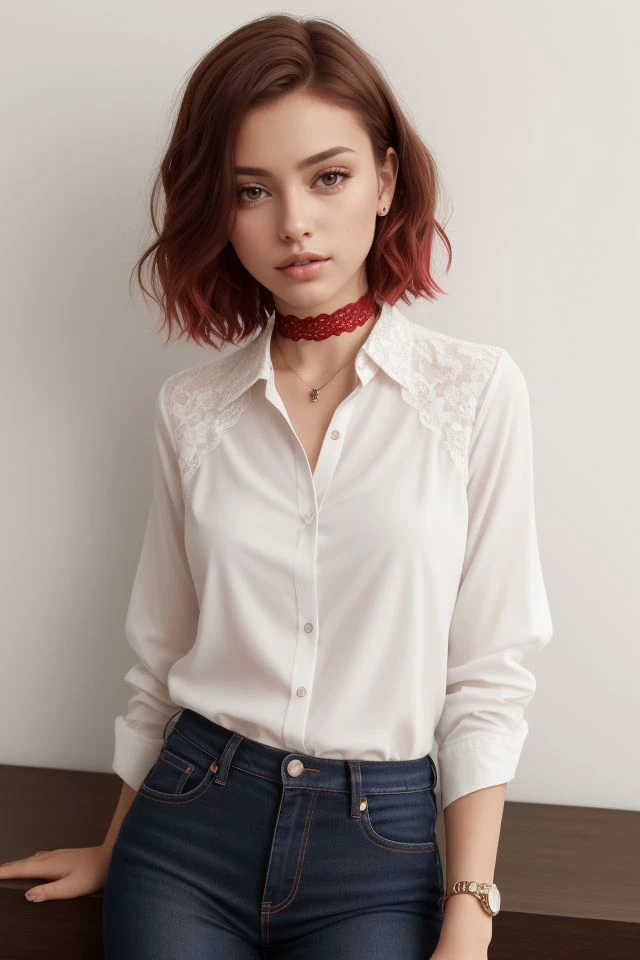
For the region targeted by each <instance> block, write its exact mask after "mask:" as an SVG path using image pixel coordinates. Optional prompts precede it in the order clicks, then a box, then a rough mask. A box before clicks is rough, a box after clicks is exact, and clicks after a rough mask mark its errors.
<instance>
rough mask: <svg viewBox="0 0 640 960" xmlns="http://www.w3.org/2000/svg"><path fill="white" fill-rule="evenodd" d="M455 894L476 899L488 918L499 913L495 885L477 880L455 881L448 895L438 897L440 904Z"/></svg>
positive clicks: (497, 891) (498, 901)
mask: <svg viewBox="0 0 640 960" xmlns="http://www.w3.org/2000/svg"><path fill="white" fill-rule="evenodd" d="M456 893H470V894H472V896H474V897H476V898H477V899H478V900H479V901H480V904H481V906H482V909H483V910H484V911H485V913H488V914H489V916H490V917H495V916H497V915H498V914H499V913H500V891H499V890H498V888H497V886H496V885H495V883H480V882H479V881H477V880H456V882H455V883H454V885H453V886H452V887H451V890H450V891H449V893H447V894H446V896H444V897H440V903H441V904H443V903H444V901H445V900H448V899H449V897H452V896H454V894H456Z"/></svg>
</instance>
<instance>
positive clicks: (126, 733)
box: [111, 717, 164, 790]
mask: <svg viewBox="0 0 640 960" xmlns="http://www.w3.org/2000/svg"><path fill="white" fill-rule="evenodd" d="M114 729H115V750H114V756H113V763H112V764H111V769H112V770H114V771H115V773H117V774H118V776H119V777H120V778H121V779H122V780H124V782H125V783H128V784H129V786H130V787H133V789H134V790H138V789H139V787H140V784H141V783H142V781H143V780H144V778H145V777H146V775H147V773H148V772H149V771H150V770H151V767H152V766H153V765H154V763H155V762H156V760H157V759H158V757H159V756H160V751H161V750H162V746H163V744H164V740H163V739H150V738H149V737H143V736H142V735H141V734H139V733H137V732H136V731H135V730H134V729H133V728H132V727H130V726H129V724H128V723H127V722H126V720H125V719H124V717H116V719H115V725H114Z"/></svg>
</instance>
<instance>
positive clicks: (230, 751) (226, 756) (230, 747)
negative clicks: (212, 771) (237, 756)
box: [215, 733, 244, 783]
mask: <svg viewBox="0 0 640 960" xmlns="http://www.w3.org/2000/svg"><path fill="white" fill-rule="evenodd" d="M243 740H244V737H243V736H242V734H240V733H232V734H231V736H230V737H229V739H228V740H227V742H226V744H225V748H224V750H223V751H222V755H221V757H220V764H219V766H218V776H217V777H216V780H215V782H216V783H226V780H227V774H228V773H229V767H230V766H231V761H232V760H233V755H234V753H235V752H236V750H237V749H238V747H239V746H240V744H241V742H242V741H243Z"/></svg>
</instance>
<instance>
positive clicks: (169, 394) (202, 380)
mask: <svg viewBox="0 0 640 960" xmlns="http://www.w3.org/2000/svg"><path fill="white" fill-rule="evenodd" d="M242 353H243V351H242V350H237V351H235V352H233V353H232V354H231V355H230V356H225V357H222V358H217V359H215V360H212V361H209V362H208V363H204V364H199V365H197V366H193V367H188V368H187V369H185V370H180V371H178V373H174V374H172V375H171V376H170V377H169V378H168V379H167V381H166V388H165V389H166V392H165V396H166V405H167V414H168V416H169V420H170V423H171V426H172V429H173V435H174V438H175V445H176V453H177V456H178V464H179V467H180V474H181V476H182V484H183V487H186V485H187V484H188V482H189V480H190V479H191V477H192V476H193V474H194V473H195V472H196V470H197V469H198V467H199V466H200V464H201V462H202V460H203V458H204V457H206V455H207V454H208V453H210V452H211V450H213V449H214V448H215V447H217V446H218V444H219V443H220V441H221V440H222V435H223V433H224V431H225V429H226V428H227V427H229V426H231V425H232V424H233V423H235V422H236V420H237V419H238V418H239V417H240V415H241V414H242V413H243V411H244V410H245V408H246V407H247V406H248V404H249V401H250V398H251V392H250V391H248V390H247V391H244V392H243V393H241V394H240V395H239V396H238V397H237V398H236V399H235V400H234V401H233V402H231V403H229V404H226V399H227V398H228V397H230V396H231V395H232V392H233V391H234V389H235V387H236V383H237V376H238V375H242V373H243V372H244V369H245V368H244V357H240V356H239V355H240V354H242ZM225 404H226V405H225Z"/></svg>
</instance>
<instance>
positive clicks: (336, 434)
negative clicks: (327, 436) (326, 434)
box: [331, 430, 340, 440]
mask: <svg viewBox="0 0 640 960" xmlns="http://www.w3.org/2000/svg"><path fill="white" fill-rule="evenodd" d="M339 436H340V431H339V430H332V431H331V439H332V440H337V439H338V437H339Z"/></svg>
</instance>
